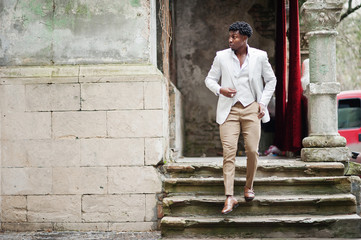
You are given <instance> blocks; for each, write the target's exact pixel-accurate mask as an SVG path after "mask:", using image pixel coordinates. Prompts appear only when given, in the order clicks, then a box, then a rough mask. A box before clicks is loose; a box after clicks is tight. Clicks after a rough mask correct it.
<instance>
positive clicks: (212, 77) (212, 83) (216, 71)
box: [205, 54, 222, 96]
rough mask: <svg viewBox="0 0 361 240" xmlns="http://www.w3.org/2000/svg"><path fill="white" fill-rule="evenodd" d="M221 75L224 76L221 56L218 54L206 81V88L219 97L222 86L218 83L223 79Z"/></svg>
mask: <svg viewBox="0 0 361 240" xmlns="http://www.w3.org/2000/svg"><path fill="white" fill-rule="evenodd" d="M221 75H222V71H221V66H220V62H219V56H218V54H217V55H216V57H215V58H214V60H213V64H212V67H211V70H209V72H208V75H207V77H206V80H205V84H206V86H207V87H208V88H209V90H211V91H212V92H213V93H214V94H216V95H217V96H218V95H219V91H220V89H221V86H220V85H219V83H218V82H219V80H220V78H221Z"/></svg>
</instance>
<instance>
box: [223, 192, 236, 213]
mask: <svg viewBox="0 0 361 240" xmlns="http://www.w3.org/2000/svg"><path fill="white" fill-rule="evenodd" d="M236 207H238V201H237V200H236V198H235V197H233V196H228V197H227V199H226V201H225V202H224V208H223V209H222V214H227V213H230V212H232V211H233V208H236Z"/></svg>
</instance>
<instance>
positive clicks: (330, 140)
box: [302, 135, 346, 148]
mask: <svg viewBox="0 0 361 240" xmlns="http://www.w3.org/2000/svg"><path fill="white" fill-rule="evenodd" d="M302 145H303V147H305V148H325V147H326V148H327V147H331V148H334V147H346V138H344V137H342V136H337V135H312V136H309V137H306V138H304V139H303V140H302Z"/></svg>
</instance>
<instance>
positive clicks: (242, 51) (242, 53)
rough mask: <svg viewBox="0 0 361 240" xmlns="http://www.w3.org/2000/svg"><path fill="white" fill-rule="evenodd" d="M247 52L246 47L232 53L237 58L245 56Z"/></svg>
mask: <svg viewBox="0 0 361 240" xmlns="http://www.w3.org/2000/svg"><path fill="white" fill-rule="evenodd" d="M247 52H248V48H247V46H245V47H242V48H239V49H237V50H235V51H234V53H235V54H236V56H237V57H238V56H244V55H247Z"/></svg>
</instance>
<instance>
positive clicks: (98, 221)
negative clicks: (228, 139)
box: [0, 0, 334, 231]
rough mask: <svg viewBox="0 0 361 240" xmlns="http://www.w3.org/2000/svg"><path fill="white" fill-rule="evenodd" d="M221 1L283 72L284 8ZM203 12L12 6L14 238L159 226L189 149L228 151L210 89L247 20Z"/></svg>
mask: <svg viewBox="0 0 361 240" xmlns="http://www.w3.org/2000/svg"><path fill="white" fill-rule="evenodd" d="M219 2H220V1H209V4H210V7H211V8H212V9H213V10H214V13H213V14H214V15H220V16H223V15H224V14H225V13H224V12H223V13H222V12H218V11H222V10H223V11H224V9H228V10H232V9H233V10H234V5H233V4H234V3H236V6H238V7H239V8H240V9H242V16H243V17H244V19H245V20H247V21H249V22H250V23H251V24H252V25H254V26H255V29H256V31H255V37H254V38H253V40H252V41H254V42H252V43H251V44H252V45H253V46H255V47H258V48H261V49H264V50H267V51H268V52H269V55H270V60H271V62H272V63H274V59H273V57H274V34H275V28H274V27H275V26H274V21H275V19H274V14H275V9H274V7H275V6H274V1H270V0H254V1H246V0H244V1H233V0H230V1H221V3H219ZM309 2H310V4H311V5H312V3H315V2H314V1H309ZM169 3H171V5H169ZM172 4H173V5H172ZM219 4H220V5H219ZM222 4H223V5H222ZM157 5H158V6H157ZM202 7H203V6H202V4H201V1H170V2H169V1H165V0H161V1H157V0H127V1H110V0H101V1H83V0H76V1H70V0H67V1H59V0H28V1H16V2H15V1H11V0H0V22H1V26H0V27H1V28H0V65H1V67H0V78H1V80H0V93H1V95H0V101H1V105H0V106H1V108H0V110H1V118H0V128H1V131H0V134H1V161H0V164H1V165H0V167H1V184H0V187H1V189H0V190H1V205H0V206H1V229H2V230H17V231H24V230H119V231H146V230H152V229H156V228H157V221H158V216H157V215H158V200H159V196H160V195H159V194H160V193H161V192H162V175H161V173H160V172H159V171H158V169H157V166H158V164H159V163H164V162H168V161H171V160H172V158H173V157H177V156H180V155H182V151H183V150H187V151H189V153H190V155H192V154H195V155H197V154H199V153H203V152H207V151H208V152H209V153H211V154H217V149H219V148H220V146H219V145H217V143H216V145H214V144H215V142H216V141H217V137H218V133H217V130H216V126H215V125H214V123H213V122H214V120H213V119H214V118H215V111H214V110H215V109H214V106H215V104H214V101H215V100H216V99H215V98H214V96H210V93H209V92H208V90H207V89H205V87H204V86H203V79H204V76H205V75H206V73H207V66H208V67H209V66H210V64H211V61H212V59H213V55H212V54H213V53H214V52H215V51H216V50H218V49H220V48H222V47H224V42H226V38H224V41H222V37H220V36H219V35H218V34H220V35H221V34H223V33H220V32H221V31H222V30H221V29H226V28H227V26H228V24H229V22H230V21H233V19H234V20H239V17H240V16H239V15H238V14H239V12H238V11H234V12H232V13H233V15H231V17H230V18H222V21H224V22H219V23H217V24H216V23H214V21H212V18H211V17H208V18H207V17H206V18H205V16H206V15H207V13H208V12H209V11H206V10H205V9H203V10H202ZM168 10H169V11H168ZM198 10H200V15H196V14H194V12H195V11H198ZM169 13H172V14H169ZM222 14H223V15H222ZM172 16H173V17H176V19H171V17H172ZM261 16H267V19H266V20H265V19H264V18H262V17H261ZM157 21H159V22H158V23H157ZM177 21H178V22H177ZM262 21H264V22H262ZM171 23H176V25H175V26H178V27H177V28H172V24H171ZM209 26H212V27H211V28H210V33H209V34H210V35H209V36H207V37H204V38H202V34H203V31H204V28H206V27H209ZM172 31H173V32H174V34H175V36H176V37H175V38H174V39H172V38H171V36H172V35H171V32H172ZM193 37H195V38H193ZM192 38H193V39H192ZM215 39H218V40H217V41H218V42H216V41H215ZM201 40H202V41H201ZM192 41H199V42H197V44H198V45H193V44H192ZM210 41H211V42H213V43H215V44H214V45H213V46H212V48H213V49H210V48H209V46H208V45H207V44H209V42H210ZM172 44H173V45H172ZM170 45H172V47H171V48H170ZM185 46H186V47H185ZM172 49H173V51H170V50H172ZM176 54H177V55H176ZM157 55H158V56H157ZM171 59H176V60H177V61H172V60H171ZM157 60H158V61H157ZM172 64H176V67H174V65H172ZM159 69H161V70H162V72H163V73H162V72H161V71H160V70H159ZM174 69H176V71H174ZM169 79H170V80H172V81H173V82H172V81H169ZM174 79H177V81H174ZM311 79H312V77H311ZM175 86H177V87H179V89H180V90H181V91H182V93H183V100H184V102H183V103H184V104H185V105H184V113H182V111H181V108H182V105H181V103H182V96H181V94H180V92H179V90H178V89H177V88H176V87H175ZM331 94H334V91H333V92H332V91H331ZM331 97H332V96H331ZM212 101H213V102H212ZM182 114H184V115H185V122H186V126H185V128H186V134H187V136H186V138H188V144H189V145H188V146H187V145H186V146H183V139H182V128H183V127H182V121H181V118H182ZM196 115H202V116H204V117H205V118H204V119H203V118H200V119H196V120H194V116H196ZM198 121H201V122H198ZM187 123H188V125H187ZM332 124H333V123H332ZM200 132H202V134H204V135H202V134H200ZM206 138H207V139H209V138H210V139H211V141H209V140H205V139H206ZM198 143H201V145H202V146H208V148H206V149H204V148H202V149H200V148H198V147H197V145H196V144H198ZM207 144H208V145H207ZM210 144H213V145H210ZM218 144H219V143H218ZM321 147H322V146H321Z"/></svg>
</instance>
